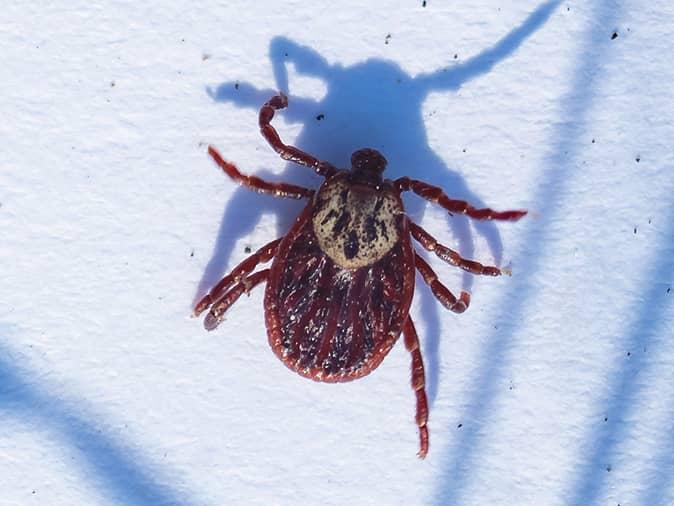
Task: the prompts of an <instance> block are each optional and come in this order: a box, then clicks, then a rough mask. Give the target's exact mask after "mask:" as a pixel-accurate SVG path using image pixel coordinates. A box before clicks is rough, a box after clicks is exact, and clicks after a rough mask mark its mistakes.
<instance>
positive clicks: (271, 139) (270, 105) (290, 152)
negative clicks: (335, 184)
mask: <svg viewBox="0 0 674 506" xmlns="http://www.w3.org/2000/svg"><path fill="white" fill-rule="evenodd" d="M286 107H288V97H286V96H285V95H284V94H283V93H279V94H278V95H275V96H273V97H271V98H270V99H269V100H268V101H267V102H266V103H265V104H264V105H263V106H262V109H260V117H259V123H260V132H262V135H263V136H264V138H265V139H267V142H268V143H269V144H270V145H271V147H272V148H274V151H276V152H277V153H278V154H279V155H281V158H283V159H284V160H290V161H291V162H295V163H298V164H300V165H304V166H306V167H309V168H311V169H314V171H315V172H316V173H317V174H318V175H320V176H324V177H326V178H327V177H330V176H332V175H333V174H334V173H335V172H337V169H335V168H334V167H333V166H332V165H331V164H329V163H328V162H322V161H320V160H318V159H317V158H314V157H313V156H311V155H310V154H308V153H305V152H304V151H302V150H301V149H299V148H296V147H295V146H289V145H287V144H284V143H283V141H282V140H281V138H280V137H279V134H278V132H277V131H276V129H275V128H274V127H273V126H271V120H272V118H273V117H274V112H275V111H277V110H279V109H284V108H286Z"/></svg>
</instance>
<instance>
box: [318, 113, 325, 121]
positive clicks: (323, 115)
mask: <svg viewBox="0 0 674 506" xmlns="http://www.w3.org/2000/svg"><path fill="white" fill-rule="evenodd" d="M322 119H325V114H323V113H320V114H317V115H316V121H321V120H322Z"/></svg>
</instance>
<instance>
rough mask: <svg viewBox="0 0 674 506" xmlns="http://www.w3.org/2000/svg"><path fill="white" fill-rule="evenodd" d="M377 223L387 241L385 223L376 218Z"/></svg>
mask: <svg viewBox="0 0 674 506" xmlns="http://www.w3.org/2000/svg"><path fill="white" fill-rule="evenodd" d="M377 224H378V225H379V227H381V233H382V235H383V236H384V238H385V239H386V240H387V241H388V234H387V233H386V223H384V222H383V221H382V220H377Z"/></svg>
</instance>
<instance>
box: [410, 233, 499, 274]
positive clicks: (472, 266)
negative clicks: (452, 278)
mask: <svg viewBox="0 0 674 506" xmlns="http://www.w3.org/2000/svg"><path fill="white" fill-rule="evenodd" d="M409 226H410V232H412V237H414V238H415V239H416V240H417V241H419V243H420V244H421V245H422V246H423V247H424V248H425V249H426V250H427V251H431V252H432V253H435V254H436V255H437V256H438V258H440V259H442V260H444V261H445V262H447V263H448V264H450V265H455V266H457V267H459V268H461V269H463V270H464V271H468V272H470V273H471V274H483V275H485V276H500V275H501V274H503V273H506V274H508V270H505V271H503V270H501V269H499V268H498V267H492V266H489V265H482V264H481V263H479V262H475V261H473V260H466V259H465V258H463V257H462V256H461V255H459V254H458V253H457V252H456V251H454V250H452V249H450V248H448V247H447V246H443V245H442V244H440V243H439V242H438V241H437V240H436V239H435V237H433V236H432V235H431V234H429V233H428V232H427V231H426V230H424V229H423V228H422V227H420V226H419V225H417V224H416V223H414V222H413V221H411V220H409Z"/></svg>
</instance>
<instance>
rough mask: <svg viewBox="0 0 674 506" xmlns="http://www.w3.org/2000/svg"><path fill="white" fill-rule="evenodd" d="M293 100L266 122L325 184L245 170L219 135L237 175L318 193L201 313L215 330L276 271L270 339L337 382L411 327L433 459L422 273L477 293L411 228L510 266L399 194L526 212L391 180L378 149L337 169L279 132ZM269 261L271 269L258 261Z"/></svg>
mask: <svg viewBox="0 0 674 506" xmlns="http://www.w3.org/2000/svg"><path fill="white" fill-rule="evenodd" d="M287 105H288V99H287V97H286V96H285V95H283V94H279V95H276V96H274V97H272V98H271V99H270V100H269V101H268V102H267V103H265V104H264V105H263V106H262V108H261V109H260V114H259V125H260V131H261V133H262V135H263V136H264V138H265V139H266V140H267V142H269V144H270V145H271V147H272V148H274V150H275V151H276V152H277V153H278V154H279V155H280V156H281V158H283V159H285V160H290V161H292V162H295V163H297V164H299V165H304V166H305V167H309V168H310V169H313V170H314V171H315V172H316V173H317V174H318V175H320V176H323V177H324V178H325V181H324V182H323V184H322V185H321V186H320V188H319V189H318V190H317V191H314V190H312V189H309V188H303V187H301V186H296V185H293V184H289V183H271V182H268V181H264V180H262V179H260V178H258V177H256V176H248V175H245V174H242V173H241V172H239V170H238V169H237V168H236V166H234V165H233V164H232V163H230V162H227V161H225V160H224V159H223V158H222V156H221V155H220V153H218V151H217V150H216V149H215V148H214V147H212V146H209V148H208V153H209V154H210V156H211V157H212V158H213V160H215V162H216V163H217V164H218V166H220V168H221V169H222V170H223V171H224V172H225V173H226V174H227V175H228V176H229V177H231V178H232V179H233V180H234V181H236V182H237V183H239V184H241V185H244V186H247V187H248V188H251V189H252V190H254V191H257V192H260V193H268V194H271V195H274V196H276V197H285V198H292V199H307V200H308V203H307V205H306V207H305V208H304V210H303V211H302V212H301V213H300V215H299V216H298V217H297V219H296V220H295V223H294V225H293V226H292V227H291V229H290V231H289V232H288V233H287V234H286V235H285V236H283V237H281V238H278V239H275V240H273V241H271V242H270V243H269V244H266V245H264V246H263V247H262V248H260V249H259V250H258V251H256V252H255V253H253V254H252V255H250V256H249V257H248V258H246V259H245V260H244V261H243V262H241V263H240V264H239V265H237V266H236V267H235V268H234V269H233V270H232V272H230V273H229V274H227V275H226V276H225V277H224V278H222V280H221V281H220V282H219V283H217V284H216V285H215V286H214V287H213V288H212V289H211V290H210V292H209V293H208V294H207V295H205V296H204V297H203V298H202V299H201V300H200V301H199V302H198V303H197V305H196V306H195V308H194V315H195V316H197V315H199V314H201V313H202V312H204V311H206V310H208V313H207V314H206V317H205V319H204V327H205V328H206V329H207V330H213V329H215V328H216V327H217V326H218V325H219V324H220V323H221V322H222V321H223V319H224V316H225V312H226V311H227V309H229V307H230V306H231V305H232V304H234V302H236V300H237V299H238V298H239V297H240V296H241V295H242V294H243V293H248V292H249V291H250V290H252V289H253V288H254V287H255V286H257V285H259V284H261V283H265V282H266V288H265V294H264V314H265V323H266V326H267V335H268V339H269V344H270V346H271V348H272V350H273V351H274V353H275V354H276V356H277V357H278V358H279V359H280V360H281V361H282V362H283V363H284V364H285V365H286V366H287V367H289V368H290V369H292V370H293V371H295V372H296V373H298V374H300V375H302V376H305V377H307V378H311V379H312V380H315V381H324V382H331V383H333V382H343V381H351V380H354V379H357V378H360V377H362V376H365V375H366V374H369V373H370V372H371V371H373V370H374V369H376V368H377V366H378V365H379V364H380V363H381V361H382V360H383V359H384V357H385V356H386V354H387V353H388V352H389V351H390V350H391V348H392V347H393V345H394V344H395V342H396V341H397V340H398V338H399V337H400V334H402V335H403V340H404V342H405V347H406V348H407V349H408V350H409V352H410V354H411V358H412V388H413V389H414V392H415V394H416V424H417V426H418V428H419V439H420V443H419V453H418V455H419V457H421V458H423V457H425V456H426V454H427V453H428V446H429V437H428V427H427V421H428V402H427V399H426V391H425V378H424V364H423V360H422V358H421V351H420V348H419V338H418V337H417V332H416V330H415V329H414V323H413V322H412V317H411V316H410V314H409V310H410V304H411V302H412V296H413V295H414V280H415V272H416V271H418V272H419V273H420V274H421V278H422V279H423V280H424V282H425V283H426V284H427V285H428V286H429V287H430V289H431V291H432V292H433V294H434V295H435V297H436V298H437V299H438V301H439V302H440V303H441V304H442V305H443V306H444V307H446V308H447V309H449V310H450V311H453V312H455V313H463V312H464V311H465V310H466V309H467V308H468V305H469V303H470V295H469V294H468V293H467V292H465V291H462V292H461V293H460V295H459V296H458V297H456V296H455V295H453V294H452V292H450V291H449V289H448V288H447V287H446V286H445V285H443V284H442V283H441V282H440V281H439V280H438V277H437V275H436V274H435V272H434V271H433V269H432V268H431V267H430V266H429V265H428V263H427V262H426V261H425V260H424V259H423V258H422V257H421V256H419V254H418V253H417V252H416V251H415V249H414V246H413V242H412V239H414V240H415V241H416V242H418V243H419V244H420V245H421V246H422V247H423V248H425V249H426V250H428V251H430V252H432V253H434V254H435V255H437V256H438V257H439V258H440V259H442V260H444V261H445V262H447V263H449V264H451V265H454V266H456V267H459V268H461V269H463V270H465V271H468V272H470V273H472V274H483V275H487V276H499V275H501V274H503V272H504V271H503V270H501V269H499V268H498V267H492V266H486V265H482V264H480V263H478V262H475V261H473V260H467V259H464V258H462V257H461V255H459V254H458V253H457V252H456V251H453V250H451V249H450V248H448V247H447V246H444V245H442V244H440V243H439V242H438V241H437V240H436V239H435V238H434V237H433V236H432V235H431V234H430V233H428V232H427V231H426V230H424V229H423V228H422V227H420V226H419V225H417V224H415V223H414V222H412V220H410V218H409V217H408V216H406V215H405V208H404V206H403V202H402V198H401V194H402V192H405V191H410V190H411V191H412V192H414V193H416V194H417V195H419V196H420V197H422V198H424V199H426V200H428V201H430V202H433V203H435V204H438V205H439V206H441V207H442V208H443V209H445V210H446V211H448V212H450V213H453V214H456V213H458V214H465V215H466V216H468V217H470V218H474V219H477V220H505V221H515V220H518V219H520V218H521V217H522V216H524V215H525V214H526V213H527V211H525V210H513V211H501V212H498V211H494V210H492V209H488V208H486V209H476V208H475V207H473V206H471V205H470V204H468V203H467V202H465V201H462V200H454V199H451V198H449V197H448V196H447V195H446V194H445V193H444V192H443V191H442V189H440V188H438V187H435V186H431V185H430V184H428V183H425V182H423V181H418V180H415V179H410V178H409V177H401V178H399V179H396V180H389V179H384V178H383V177H382V173H383V172H384V169H385V168H386V159H385V158H384V157H383V156H382V155H381V154H380V153H379V152H378V151H376V150H374V149H368V148H366V149H360V150H358V151H356V152H354V153H353V155H352V156H351V168H350V169H349V170H342V169H337V168H336V167H334V166H333V165H331V164H330V163H328V162H325V161H321V160H318V159H316V158H314V157H313V156H311V155H310V154H308V153H305V152H304V151H301V150H300V149H298V148H296V147H293V146H289V145H286V144H284V143H283V142H282V141H281V139H280V137H279V135H278V133H277V131H276V130H275V129H274V127H273V126H272V125H271V120H272V118H273V117H274V113H275V111H277V110H279V109H283V108H285V107H287ZM269 261H271V266H270V267H269V268H266V269H261V270H258V271H257V272H254V271H255V269H256V268H257V267H258V265H260V264H263V263H266V262H269Z"/></svg>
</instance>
